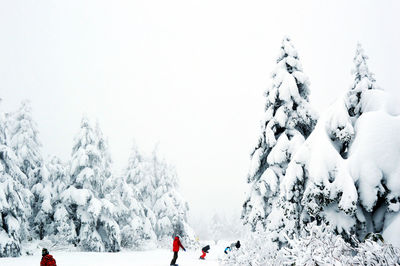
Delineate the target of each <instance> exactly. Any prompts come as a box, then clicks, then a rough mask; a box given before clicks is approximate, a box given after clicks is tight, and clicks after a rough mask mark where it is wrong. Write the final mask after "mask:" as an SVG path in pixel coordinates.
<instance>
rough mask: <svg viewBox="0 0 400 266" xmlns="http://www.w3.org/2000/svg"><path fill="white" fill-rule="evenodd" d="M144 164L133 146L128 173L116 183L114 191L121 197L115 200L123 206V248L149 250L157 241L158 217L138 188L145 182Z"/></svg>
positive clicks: (121, 207)
mask: <svg viewBox="0 0 400 266" xmlns="http://www.w3.org/2000/svg"><path fill="white" fill-rule="evenodd" d="M144 164H145V162H144V161H143V157H142V156H141V154H140V153H139V151H138V149H137V147H136V145H133V148H132V150H131V155H130V157H129V161H128V166H127V168H126V170H125V174H124V175H123V177H121V178H119V179H118V180H117V181H116V184H117V185H116V188H115V190H114V191H115V192H116V193H117V196H116V197H114V201H117V202H118V203H117V204H116V206H119V211H118V213H119V218H118V224H119V226H120V229H121V246H122V247H125V248H133V249H145V248H146V247H147V246H149V245H153V244H155V241H156V235H155V233H154V229H153V226H152V224H155V216H154V214H153V213H152V211H151V210H149V209H147V207H145V206H144V204H143V202H142V200H143V198H144V197H143V196H141V195H140V192H139V187H138V186H137V184H140V181H141V180H144V179H145V176H144V175H145V170H144V167H143V166H144ZM142 192H143V191H142ZM150 219H152V220H153V223H152V222H151V220H150Z"/></svg>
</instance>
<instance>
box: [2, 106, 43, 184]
mask: <svg viewBox="0 0 400 266" xmlns="http://www.w3.org/2000/svg"><path fill="white" fill-rule="evenodd" d="M10 124H11V125H10V142H9V146H10V147H11V148H12V149H13V150H14V152H15V154H16V155H17V157H18V163H19V166H20V169H21V171H22V172H23V173H24V174H25V175H26V176H27V177H28V181H29V186H30V187H32V186H33V185H34V184H37V183H39V182H41V174H40V170H41V167H42V163H43V159H42V155H41V152H40V147H41V143H40V142H39V138H38V130H37V126H36V123H35V122H34V121H33V119H32V110H31V106H30V103H29V102H28V101H24V102H22V104H21V107H20V108H19V109H18V110H17V111H16V112H15V113H13V114H12V115H11V121H10Z"/></svg>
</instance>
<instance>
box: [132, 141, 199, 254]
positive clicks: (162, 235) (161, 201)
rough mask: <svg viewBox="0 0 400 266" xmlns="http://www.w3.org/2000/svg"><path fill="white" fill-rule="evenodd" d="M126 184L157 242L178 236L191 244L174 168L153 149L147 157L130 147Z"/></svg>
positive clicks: (190, 234)
mask: <svg viewBox="0 0 400 266" xmlns="http://www.w3.org/2000/svg"><path fill="white" fill-rule="evenodd" d="M127 175H128V176H127V179H126V180H127V183H131V184H133V185H134V187H135V190H136V191H137V195H138V196H137V199H138V201H139V202H142V203H143V205H144V206H143V208H144V212H145V216H146V217H147V218H148V220H149V221H150V223H151V226H152V227H153V229H154V232H155V235H156V237H157V239H158V241H159V244H160V245H164V244H166V243H168V245H170V240H171V238H172V237H173V236H174V235H180V236H181V238H182V239H183V242H184V243H185V244H186V245H187V246H191V245H194V243H195V236H194V232H193V229H192V228H191V227H190V226H189V224H188V222H187V212H188V210H189V207H188V203H187V202H186V201H185V200H184V199H183V197H182V196H181V194H180V193H179V191H178V178H177V174H176V171H175V170H174V168H172V167H171V166H170V165H168V164H167V163H166V162H165V161H164V160H162V159H160V157H159V155H158V153H157V150H156V149H155V150H154V151H153V153H152V156H151V157H150V158H148V157H144V156H142V155H140V153H138V151H137V149H135V148H134V149H133V151H132V154H131V158H130V167H129V170H128V171H127Z"/></svg>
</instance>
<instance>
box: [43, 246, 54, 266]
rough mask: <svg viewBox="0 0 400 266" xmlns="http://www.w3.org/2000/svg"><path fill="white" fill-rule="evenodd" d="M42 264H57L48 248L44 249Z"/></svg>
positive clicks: (52, 265)
mask: <svg viewBox="0 0 400 266" xmlns="http://www.w3.org/2000/svg"><path fill="white" fill-rule="evenodd" d="M40 266H57V264H56V260H55V259H54V258H53V256H51V255H50V254H49V251H48V250H47V249H46V248H43V249H42V260H41V261H40Z"/></svg>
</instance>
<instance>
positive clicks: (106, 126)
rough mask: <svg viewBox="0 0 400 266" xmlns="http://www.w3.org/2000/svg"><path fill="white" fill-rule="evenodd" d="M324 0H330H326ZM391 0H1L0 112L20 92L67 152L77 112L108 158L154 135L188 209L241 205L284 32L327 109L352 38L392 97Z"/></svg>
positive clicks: (396, 46) (394, 45) (399, 76)
mask: <svg viewBox="0 0 400 266" xmlns="http://www.w3.org/2000/svg"><path fill="white" fill-rule="evenodd" d="M328 2H329V3H328ZM399 12H400V1H233V0H229V1H218V0H212V1H204V0H202V1H189V0H182V1H99V0H93V1H75V0H74V1H70V0H69V1H53V0H51V1H50V0H49V1H44V0H43V1H36V0H26V1H20V0H0V97H1V98H2V99H3V101H2V103H1V110H2V111H7V112H8V111H13V110H15V109H16V108H17V107H18V105H19V103H20V102H21V101H22V100H24V99H29V100H30V101H31V103H32V107H33V116H34V119H35V120H36V122H37V124H38V128H39V131H40V139H41V142H42V144H43V152H44V154H54V155H57V156H59V157H61V158H62V159H63V160H68V159H69V157H70V153H71V149H72V139H73V137H74V135H75V134H76V133H77V131H78V129H79V123H80V120H81V117H82V114H83V113H86V114H87V115H88V116H89V117H91V118H92V119H98V120H99V123H100V125H101V127H102V129H103V131H104V133H105V135H106V136H108V138H109V143H110V148H111V152H112V156H113V160H114V162H115V169H116V170H117V171H120V169H122V168H123V167H124V166H125V165H126V162H127V158H128V156H129V150H130V148H131V143H132V140H133V139H135V141H136V143H137V144H138V145H139V146H140V147H141V148H142V149H143V150H144V151H147V152H150V151H151V150H152V148H153V146H154V145H155V144H156V143H157V142H159V143H160V144H159V146H160V150H161V152H162V154H164V156H165V157H166V158H167V159H168V160H169V161H171V162H172V163H173V164H175V165H176V167H177V170H178V174H179V177H180V180H181V191H182V194H183V195H184V196H185V197H186V199H187V200H188V201H189V204H190V206H191V210H192V212H193V213H194V214H195V215H203V214H204V213H205V212H206V211H208V210H214V211H218V212H220V211H232V210H235V211H236V212H237V213H238V212H239V211H240V208H241V205H242V203H243V200H244V198H245V192H246V191H247V189H248V188H247V186H246V185H245V179H246V174H247V171H248V167H249V152H250V150H251V148H252V145H253V144H254V143H255V142H256V140H257V138H258V134H259V131H260V126H259V121H260V119H261V117H262V113H263V108H264V98H263V92H264V91H265V89H266V88H267V87H268V86H269V84H270V73H271V71H272V70H273V67H274V65H275V63H274V62H275V59H276V56H277V54H278V51H279V47H280V44H281V40H282V38H283V37H284V36H285V35H288V36H290V37H291V38H292V40H293V43H294V45H295V47H296V48H297V50H298V52H299V56H300V59H301V62H302V64H303V68H304V72H305V73H306V74H307V75H308V76H309V78H310V81H311V87H310V88H311V100H312V104H313V106H314V107H315V108H316V109H317V110H318V111H323V110H324V109H325V108H326V107H327V105H329V104H330V103H331V102H332V101H333V100H334V99H336V97H337V96H338V95H340V94H341V93H343V92H344V91H345V90H347V89H348V87H349V85H350V84H351V82H352V81H351V74H350V71H351V68H352V59H353V56H354V52H355V48H356V44H357V42H360V43H361V44H362V45H363V47H364V49H365V51H366V53H367V55H368V56H369V57H370V60H369V66H370V69H371V71H372V72H374V73H375V75H376V79H377V83H378V84H379V85H380V86H381V87H382V88H383V89H385V90H386V91H388V92H389V93H391V95H392V96H393V97H392V98H393V101H397V102H400V93H399V92H398V90H399V89H400V67H399V63H400V30H399V26H400V16H399Z"/></svg>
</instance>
